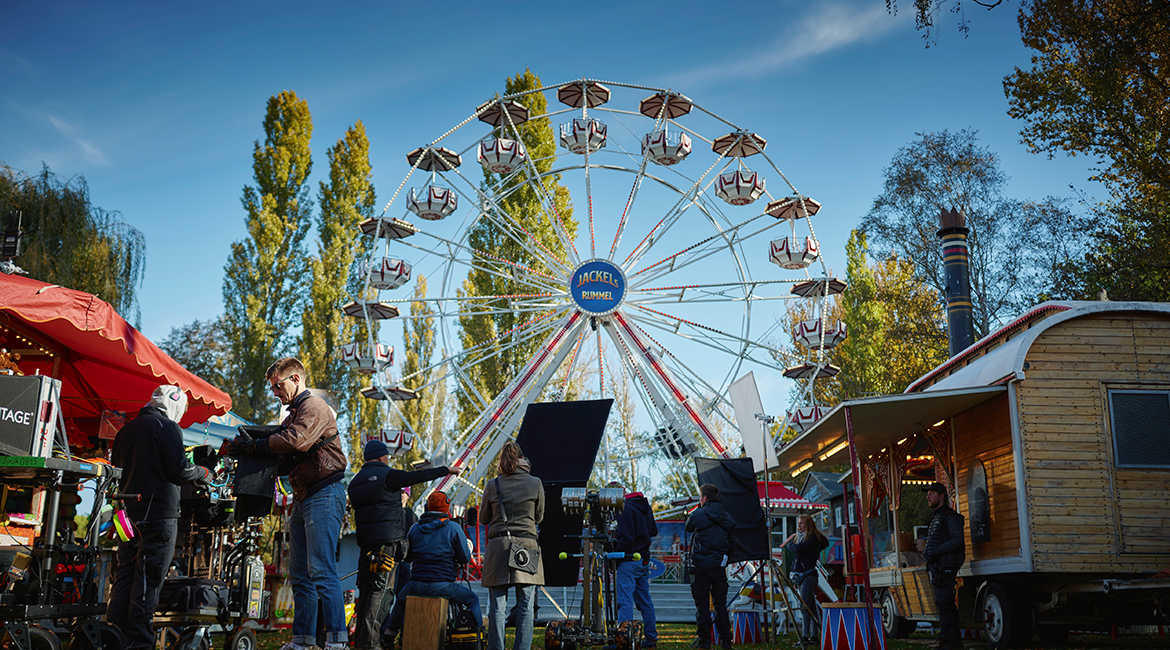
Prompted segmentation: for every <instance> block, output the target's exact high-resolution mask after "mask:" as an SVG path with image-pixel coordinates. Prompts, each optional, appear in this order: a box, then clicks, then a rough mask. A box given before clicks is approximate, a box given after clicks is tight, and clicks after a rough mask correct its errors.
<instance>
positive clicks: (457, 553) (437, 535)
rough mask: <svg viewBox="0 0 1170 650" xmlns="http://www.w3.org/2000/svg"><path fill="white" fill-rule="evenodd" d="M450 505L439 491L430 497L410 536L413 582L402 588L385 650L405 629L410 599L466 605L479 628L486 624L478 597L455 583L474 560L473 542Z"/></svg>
mask: <svg viewBox="0 0 1170 650" xmlns="http://www.w3.org/2000/svg"><path fill="white" fill-rule="evenodd" d="M450 508H451V502H450V501H449V500H448V499H447V495H446V494H445V493H443V492H440V491H435V492H432V493H431V495H430V496H429V497H427V511H426V512H425V513H423V516H422V517H420V518H419V520H418V523H417V524H415V525H414V526H412V527H411V529H410V532H409V533H408V534H407V539H408V540H409V542H410V551H409V552H407V554H406V559H407V561H408V562H410V563H411V575H410V582H408V583H406V585H404V586H403V587H402V591H400V592H399V593H398V598H397V599H396V600H395V601H394V607H393V609H391V610H390V617H389V618H388V619H387V620H386V627H385V630H384V631H383V635H382V647H392V646H393V644H394V638H395V637H397V636H398V633H399V632H400V631H401V630H402V618H403V616H404V615H405V611H404V607H405V605H406V597H407V596H441V597H443V598H446V599H447V600H449V601H452V602H455V603H460V604H463V605H466V606H467V607H468V608H469V609H470V610H471V615H472V616H473V617H474V618H475V621H476V623H477V625H480V626H482V625H483V611H482V610H481V609H480V607H479V598H477V597H476V595H475V592H473V591H472V590H471V589H470V588H468V587H466V586H464V585H461V584H459V583H457V582H456V581H455V580H456V578H457V577H458V575H459V570H460V568H462V566H463V565H465V564H467V563H468V562H470V561H471V542H469V541H467V535H465V534H463V529H462V528H460V527H459V524H457V523H455V522H454V521H451V517H450V515H449V514H448V513H449V511H450Z"/></svg>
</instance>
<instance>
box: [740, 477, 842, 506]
mask: <svg viewBox="0 0 1170 650" xmlns="http://www.w3.org/2000/svg"><path fill="white" fill-rule="evenodd" d="M756 489H757V490H758V491H759V493H760V505H761V506H764V507H771V508H791V509H794V510H827V509H828V508H829V505H828V504H827V503H813V502H812V501H809V500H808V499H806V498H804V497H802V496H800V495H799V494H797V493H796V492H793V491H792V490H791V489H789V488H788V486H786V485H784V484H783V483H779V482H768V483H765V482H764V481H756ZM765 494H767V502H765V501H764V495H765Z"/></svg>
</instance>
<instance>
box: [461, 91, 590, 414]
mask: <svg viewBox="0 0 1170 650" xmlns="http://www.w3.org/2000/svg"><path fill="white" fill-rule="evenodd" d="M504 85H505V94H506V95H509V96H511V95H514V94H516V93H522V92H525V91H530V90H535V89H537V88H540V87H541V83H540V78H539V77H537V76H536V75H535V74H533V72H532V71H531V70H525V71H524V72H523V73H520V74H517V75H516V76H515V77H512V78H509V79H508V80H507V81H506V82H505V84H504ZM516 101H518V102H520V103H522V104H524V105H525V106H526V107H528V110H529V111H530V112H531V114H532V115H544V114H545V113H546V112H547V107H548V103H547V100H546V99H545V96H544V94H543V93H529V94H526V95H522V96H520V97H517V98H516ZM516 129H517V131H518V132H519V137H520V140H521V141H522V142H523V143H524V147H525V149H526V150H527V151H528V158H529V160H531V161H532V164H533V165H534V166H535V168H536V170H537V171H538V173H540V174H546V173H547V172H548V171H549V170H551V169H552V166H553V163H554V162H555V161H556V146H557V145H556V137H555V135H554V133H553V129H552V126H551V125H550V122H549V119H548V118H547V117H539V118H535V119H530V120H529V121H527V122H525V123H523V124H521V125H519V126H518V127H516ZM499 135H500V136H501V137H515V135H513V134H512V132H511V131H510V130H508V131H503V132H501V133H500V134H499ZM559 179H560V175H559V174H552V175H548V176H544V177H543V178H542V185H543V194H544V196H540V195H538V193H537V192H536V191H535V190H534V188H533V186H532V185H531V184H529V185H522V184H521V182H520V181H519V180H515V179H511V180H505V178H504V176H503V175H499V174H492V173H490V172H487V171H485V172H484V185H485V187H486V188H488V189H489V190H490V194H492V195H495V196H505V198H504V199H503V200H502V201H501V202H500V205H499V206H498V207H497V206H484V210H485V211H489V212H495V213H496V214H497V216H499V217H500V219H501V220H507V221H511V222H513V223H517V224H519V225H520V226H522V227H523V228H524V229H525V230H527V231H528V232H529V233H531V236H532V237H533V238H534V239H535V240H536V241H539V242H540V244H541V245H542V246H544V248H545V249H547V250H549V251H552V252H553V253H554V254H557V255H560V256H564V255H565V249H564V244H563V243H562V241H561V239H560V238H559V237H558V236H557V234H556V231H555V229H554V227H553V222H552V219H554V218H556V217H555V216H553V215H552V214H550V213H551V212H552V208H551V207H549V206H548V205H547V200H546V198H545V197H552V201H553V202H554V203H555V204H556V212H557V213H558V214H559V216H560V218H561V220H562V223H563V224H564V226H565V230H566V231H567V236H568V237H569V238H570V239H572V238H573V237H575V236H576V233H577V222H576V221H575V220H574V219H573V216H572V213H573V210H572V206H571V203H570V200H569V191H568V189H567V188H565V187H563V186H562V185H561V184H560V181H559ZM500 213H503V214H504V215H507V216H502V215H501V214H500ZM468 242H469V245H470V247H471V248H472V249H474V250H477V251H483V252H484V253H487V254H488V255H485V256H482V257H481V258H480V260H478V262H477V265H476V267H477V268H475V269H473V270H472V271H471V272H470V273H469V274H468V276H467V280H466V281H464V283H463V287H462V289H461V291H460V293H461V296H463V297H465V298H468V299H467V300H465V301H464V303H463V311H464V315H462V316H460V319H459V325H460V339H461V342H462V345H463V348H464V350H469V349H471V348H477V349H478V350H480V356H481V357H483V359H484V360H483V361H481V362H480V363H478V364H475V365H474V366H472V367H471V368H470V369H469V373H468V374H469V379H470V384H471V385H470V386H464V385H461V386H460V387H459V388H458V389H457V393H456V394H457V397H458V400H459V401H458V404H459V426H460V427H466V426H468V425H469V424H470V423H471V422H472V421H473V420H474V419H475V417H476V415H478V413H479V412H480V411H482V410H483V407H484V406H486V404H487V402H490V401H491V400H492V399H493V398H494V397H495V396H496V395H497V394H499V393H500V392H501V391H502V390H503V389H504V387H505V386H506V385H507V382H508V381H509V380H511V378H513V377H515V376H516V374H517V373H518V372H519V371H520V370H521V369H522V368H523V367H524V364H526V363H527V362H528V360H529V358H530V357H531V356H532V353H533V351H534V350H535V349H536V346H537V345H538V344H539V341H535V340H531V339H530V340H521V341H514V340H512V339H511V338H505V337H504V333H507V332H514V331H515V328H516V327H518V326H519V325H521V324H522V323H523V322H524V321H525V320H526V319H527V318H529V317H530V316H528V315H525V314H517V313H513V312H511V311H510V310H507V302H506V301H505V300H503V299H499V300H493V301H485V300H475V299H474V298H473V297H474V296H494V295H509V294H512V293H517V292H518V291H517V289H518V288H519V286H520V285H519V283H517V282H516V281H514V280H511V279H508V278H506V277H503V276H506V275H509V274H510V273H511V271H510V269H508V268H505V267H504V266H503V265H501V264H499V263H498V262H497V261H496V260H495V259H493V258H492V256H494V257H495V258H502V259H505V260H510V261H513V262H516V263H518V264H522V265H527V266H529V267H530V268H533V269H536V270H543V269H544V268H545V267H544V264H543V263H542V262H541V261H540V260H539V259H537V258H536V257H535V256H534V255H532V254H531V253H530V252H528V250H527V249H526V248H525V247H524V246H522V245H521V242H520V241H517V238H516V235H515V233H512V232H506V231H504V230H503V229H501V228H500V227H499V226H498V225H496V224H495V223H492V221H491V220H488V219H486V218H482V217H481V218H480V219H479V221H478V222H476V224H475V225H474V226H473V228H472V231H471V233H470V235H469V238H468ZM491 310H500V311H502V312H503V313H496V314H489V313H486V312H488V311H491ZM511 336H516V334H515V333H513V334H511V335H508V337H511ZM477 346H478V347H477ZM477 393H478V394H477Z"/></svg>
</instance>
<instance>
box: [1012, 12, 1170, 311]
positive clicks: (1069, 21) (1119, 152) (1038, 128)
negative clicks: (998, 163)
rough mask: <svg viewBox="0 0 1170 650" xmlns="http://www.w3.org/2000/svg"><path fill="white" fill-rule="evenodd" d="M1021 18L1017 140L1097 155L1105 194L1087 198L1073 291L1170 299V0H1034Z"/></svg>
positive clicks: (1038, 148) (1051, 150) (1041, 148)
mask: <svg viewBox="0 0 1170 650" xmlns="http://www.w3.org/2000/svg"><path fill="white" fill-rule="evenodd" d="M1019 23H1020V30H1021V33H1022V37H1023V42H1024V45H1026V46H1027V47H1029V48H1031V49H1032V50H1033V51H1034V54H1033V55H1032V59H1031V67H1030V68H1029V69H1026V70H1025V69H1020V68H1017V69H1016V71H1015V72H1014V73H1013V74H1011V75H1008V76H1007V77H1006V78H1005V79H1004V91H1005V93H1006V94H1007V97H1008V101H1009V110H1008V112H1009V114H1010V115H1011V116H1012V117H1015V118H1017V119H1020V120H1023V121H1024V122H1025V124H1026V125H1025V126H1024V128H1023V129H1022V130H1021V132H1020V135H1021V136H1022V139H1023V142H1024V144H1026V145H1027V146H1028V147H1029V149H1031V150H1032V151H1033V152H1036V153H1043V154H1047V155H1048V156H1049V157H1052V156H1054V155H1055V154H1057V153H1065V154H1069V155H1073V156H1076V155H1086V156H1091V157H1094V158H1095V159H1096V160H1097V166H1096V167H1095V169H1094V173H1093V176H1092V178H1093V179H1094V180H1099V181H1101V182H1103V183H1104V184H1105V185H1106V187H1107V188H1109V190H1110V194H1111V199H1110V200H1109V201H1108V202H1106V203H1104V204H1100V205H1097V206H1094V207H1093V209H1092V218H1091V220H1090V221H1089V223H1088V225H1089V228H1090V231H1091V233H1092V236H1093V239H1094V245H1093V247H1092V249H1090V250H1089V251H1088V253H1087V254H1086V255H1085V257H1084V258H1081V259H1078V260H1077V261H1076V263H1072V264H1068V265H1066V270H1067V271H1068V274H1067V276H1066V278H1065V279H1066V282H1067V284H1068V285H1069V289H1068V290H1069V293H1071V294H1072V295H1074V296H1075V297H1081V298H1091V297H1094V296H1095V295H1096V294H1097V292H1098V291H1099V290H1101V289H1106V290H1107V291H1108V294H1109V296H1110V297H1112V298H1114V299H1130V300H1168V299H1170V267H1168V264H1167V262H1166V254H1165V253H1166V251H1167V250H1170V236H1168V233H1170V156H1168V154H1167V152H1168V151H1170V112H1168V111H1167V110H1166V106H1167V105H1170V70H1168V69H1167V67H1166V60H1167V58H1168V57H1170V5H1168V4H1167V3H1165V2H1161V1H1155V0H1110V1H1109V2H1099V1H1091V0H1075V1H1074V0H1030V1H1025V2H1023V3H1022V4H1021V7H1020V13H1019Z"/></svg>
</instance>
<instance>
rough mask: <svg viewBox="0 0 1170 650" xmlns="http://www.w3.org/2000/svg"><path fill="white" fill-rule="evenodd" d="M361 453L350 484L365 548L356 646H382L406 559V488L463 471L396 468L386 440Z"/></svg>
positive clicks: (362, 649) (373, 649)
mask: <svg viewBox="0 0 1170 650" xmlns="http://www.w3.org/2000/svg"><path fill="white" fill-rule="evenodd" d="M362 457H363V458H364V459H365V464H364V465H362V469H361V471H359V472H358V473H357V475H356V476H354V477H353V480H352V481H350V483H349V502H350V505H352V506H353V512H354V521H355V523H356V525H357V543H358V547H359V548H360V549H361V554H360V555H359V559H358V575H357V587H358V594H359V595H360V598H359V599H358V605H357V614H356V616H357V623H356V626H357V628H356V632H355V633H354V650H377V648H378V632H379V630H380V629H381V627H382V622H383V621H385V620H386V615H387V614H389V613H390V608H391V607H392V606H393V605H394V587H395V584H394V576H395V575H396V574H397V573H398V568H399V567H398V565H399V563H401V562H402V561H403V559H404V558H405V557H406V531H408V530H409V529H410V525H409V524H408V522H407V518H408V517H407V515H408V513H409V511H408V510H407V509H406V508H404V507H403V505H404V504H403V501H404V499H403V498H402V496H403V492H402V488H404V487H406V486H408V485H415V484H418V483H424V482H427V481H433V480H435V479H437V478H440V477H443V476H446V475H448V474H458V473H459V469H458V468H454V467H451V468H448V467H430V468H427V469H420V470H418V471H416V472H407V471H404V470H400V469H392V468H391V467H390V465H389V462H390V449H389V448H387V447H386V443H384V442H382V441H381V440H370V441H369V442H367V443H366V445H365V447H364V448H363V449H362ZM409 514H411V515H413V513H409ZM409 523H413V521H411V522H409Z"/></svg>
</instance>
